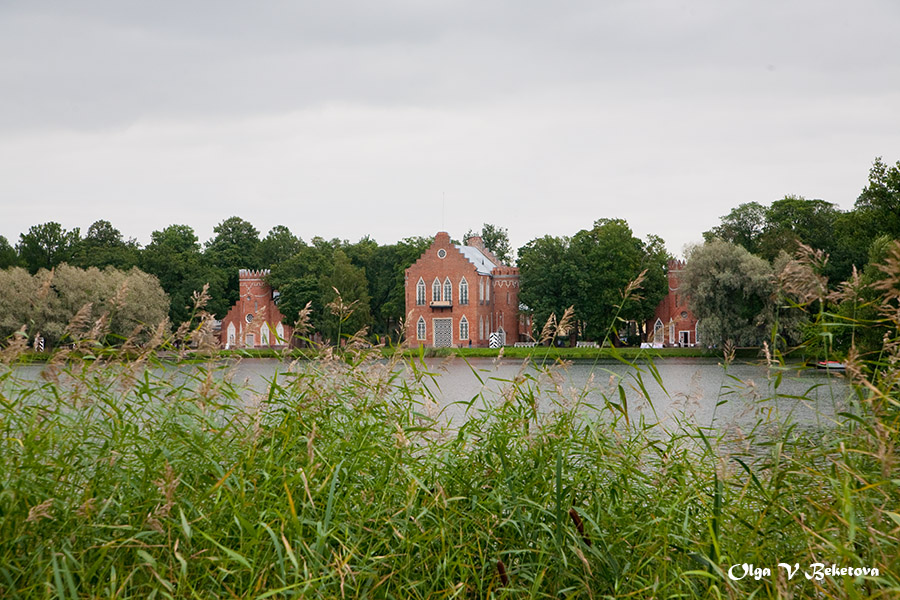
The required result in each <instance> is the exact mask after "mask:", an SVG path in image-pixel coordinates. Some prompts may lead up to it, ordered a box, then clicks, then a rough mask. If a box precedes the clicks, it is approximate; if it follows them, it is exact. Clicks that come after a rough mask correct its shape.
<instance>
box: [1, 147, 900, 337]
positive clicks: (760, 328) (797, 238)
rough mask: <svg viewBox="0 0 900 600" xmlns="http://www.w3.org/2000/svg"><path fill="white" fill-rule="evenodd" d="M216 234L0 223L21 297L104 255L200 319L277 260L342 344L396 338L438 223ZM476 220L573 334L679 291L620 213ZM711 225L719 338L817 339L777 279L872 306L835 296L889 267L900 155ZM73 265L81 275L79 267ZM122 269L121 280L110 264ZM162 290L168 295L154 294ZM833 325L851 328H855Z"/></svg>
mask: <svg viewBox="0 0 900 600" xmlns="http://www.w3.org/2000/svg"><path fill="white" fill-rule="evenodd" d="M213 234H214V235H213V237H212V238H211V239H209V240H208V241H206V242H205V243H202V244H201V242H200V240H199V238H198V237H197V235H196V233H195V232H194V230H193V229H192V228H191V227H190V226H188V225H182V224H178V225H170V226H168V227H166V228H164V229H161V230H158V231H154V232H152V234H151V237H150V243H149V244H147V245H146V246H144V247H141V245H140V244H138V243H137V241H136V240H134V239H126V238H125V237H124V236H123V234H122V233H121V232H120V231H119V230H118V229H116V228H115V227H114V226H113V225H112V224H111V223H110V222H109V221H105V220H100V221H97V222H95V223H93V224H92V225H91V226H90V227H89V228H88V230H87V231H86V233H85V235H83V236H82V235H81V231H80V230H79V229H77V228H75V229H72V230H66V229H65V228H64V227H63V226H62V225H61V224H59V223H56V222H48V223H43V224H39V225H35V226H32V227H31V228H29V230H28V231H27V232H25V233H22V234H21V235H20V239H19V242H18V244H16V246H12V245H11V244H10V243H9V241H8V240H6V239H5V238H3V237H2V236H0V269H6V271H7V279H9V280H10V282H12V281H16V282H19V283H17V284H16V285H19V287H20V288H21V289H22V290H26V291H25V292H23V293H22V294H24V297H27V296H28V294H29V293H30V292H28V291H27V290H29V289H31V288H29V287H28V286H25V287H22V286H23V285H24V284H23V283H22V282H24V281H25V279H24V277H23V274H26V275H27V274H31V277H36V278H37V279H35V281H38V280H40V281H46V277H44V279H41V277H42V276H40V277H39V274H40V273H42V272H49V271H50V270H52V269H56V270H57V271H58V270H59V267H60V266H61V265H67V267H68V268H70V269H71V268H78V269H81V270H90V269H94V271H91V277H93V278H94V279H98V277H99V276H98V274H97V273H98V272H101V271H106V272H110V273H112V271H111V270H115V271H116V272H120V273H123V274H124V273H137V272H140V273H146V274H149V275H152V276H154V277H155V278H156V280H157V281H158V285H159V289H161V290H162V292H164V294H165V296H166V299H165V300H163V303H164V304H166V308H167V310H166V311H165V312H166V315H167V316H168V318H169V320H170V322H171V323H175V324H178V323H182V322H184V321H186V320H188V319H189V318H190V316H191V307H192V306H193V302H192V295H193V294H194V292H196V291H198V290H200V289H202V288H203V287H204V285H208V293H209V296H210V301H209V304H208V306H207V310H208V311H209V312H210V313H212V314H213V315H214V316H216V317H218V318H221V317H222V316H224V315H225V313H226V312H227V311H228V309H229V308H230V307H231V305H232V304H233V303H234V302H235V301H236V300H237V294H238V270H239V269H244V268H246V269H269V270H270V271H271V273H270V276H269V281H270V283H271V284H272V285H273V287H275V288H276V289H278V290H279V292H280V293H281V296H280V298H279V307H280V309H281V311H282V313H283V314H284V315H285V316H286V317H287V318H288V319H289V320H292V319H294V318H296V316H297V315H298V314H299V313H300V311H301V310H302V309H304V308H305V307H306V306H307V305H309V306H310V307H311V309H312V312H311V313H310V314H311V323H310V324H311V326H312V327H313V329H314V330H315V331H317V332H320V333H321V334H322V335H323V337H324V338H326V339H329V340H331V341H333V342H334V341H336V335H337V332H338V331H343V332H345V333H347V332H355V331H359V330H362V329H364V328H365V329H366V330H367V331H368V333H369V334H370V335H373V336H378V337H381V338H383V337H385V336H397V334H398V325H399V324H400V323H401V322H402V320H403V318H404V316H405V315H404V311H405V291H404V283H405V282H404V277H405V269H406V268H407V267H409V266H410V265H411V264H412V263H413V262H414V261H415V260H416V259H418V257H419V256H420V255H421V254H422V252H423V251H424V250H425V249H426V248H427V247H428V246H429V245H430V243H431V241H432V237H431V235H427V236H417V237H410V238H406V239H404V240H401V241H400V242H397V243H395V244H386V245H385V244H378V243H377V242H376V241H375V240H373V239H371V238H369V237H365V238H363V239H361V240H359V241H357V242H349V241H347V240H339V239H331V240H326V239H323V238H320V237H315V238H313V239H312V240H310V241H309V242H305V241H304V240H303V239H301V238H300V237H298V236H296V235H295V234H294V233H293V232H291V230H290V229H289V228H288V227H286V226H283V225H278V226H276V227H273V228H272V229H271V230H270V231H269V232H268V233H267V234H266V235H265V236H261V234H260V232H259V231H258V230H257V229H256V228H255V227H254V226H253V225H252V224H251V223H250V222H248V221H246V220H244V219H242V218H240V217H237V216H233V217H229V218H227V219H225V220H224V221H222V222H221V223H219V224H218V225H217V226H216V227H215V228H214V229H213ZM471 234H478V235H480V236H481V237H482V238H483V240H484V243H485V245H486V246H487V247H488V249H490V250H491V251H492V252H493V253H494V254H496V255H497V256H498V257H500V258H501V259H502V260H504V261H505V262H508V263H513V262H515V263H516V265H517V266H518V267H519V269H520V275H521V280H520V301H521V302H522V303H523V304H524V305H525V307H526V308H527V310H528V311H530V312H532V313H533V318H534V323H535V324H536V328H537V329H540V328H541V325H542V324H543V323H545V322H547V321H548V320H550V319H551V316H553V317H555V318H561V317H562V315H563V314H565V313H566V311H567V310H569V309H570V310H569V314H570V315H571V316H572V324H571V327H568V328H567V329H566V331H565V332H564V333H566V334H567V335H568V337H569V338H570V342H574V340H575V339H576V338H578V337H581V338H584V339H594V340H599V339H604V338H606V336H607V335H608V334H609V333H614V334H616V335H613V336H612V337H613V338H615V339H616V340H618V339H620V338H621V339H622V341H624V342H626V343H636V342H638V341H640V340H641V339H646V335H647V331H646V330H645V329H644V323H645V322H646V321H647V320H648V319H649V318H650V317H652V315H653V313H654V310H655V308H656V306H657V305H658V303H659V302H660V300H661V299H662V298H663V297H664V296H665V295H666V293H667V291H668V284H667V279H666V268H667V262H668V260H669V259H670V255H669V254H668V252H667V251H666V249H665V245H664V242H663V240H662V239H661V238H659V237H657V236H649V237H648V238H647V239H646V240H641V239H639V238H637V237H636V236H635V235H634V234H633V232H632V230H631V228H630V227H629V225H628V223H627V222H626V221H624V220H622V219H608V218H605V219H599V220H597V221H595V222H594V223H593V225H592V226H590V227H588V228H585V229H582V230H580V231H578V232H575V233H573V234H572V235H568V236H549V235H548V236H543V237H540V238H537V239H534V240H531V241H530V242H528V243H527V244H525V245H524V246H522V247H521V248H519V249H518V251H517V252H516V253H515V255H516V260H515V261H514V260H513V257H514V253H513V250H512V248H511V246H510V243H509V237H508V235H507V230H506V229H505V228H502V227H499V226H495V225H491V224H484V225H483V226H482V228H481V230H479V231H471V230H470V231H469V232H467V233H466V238H468V237H469V235H471ZM704 238H705V243H704V244H703V245H700V246H697V247H695V248H693V249H691V250H690V251H689V256H688V262H687V268H686V270H685V281H684V286H685V291H686V292H688V294H689V296H690V298H691V307H692V310H693V311H694V312H695V314H696V315H697V316H698V317H699V318H700V320H701V322H702V326H701V331H702V333H703V338H704V341H705V342H706V343H709V344H724V343H725V342H726V341H732V342H734V343H736V344H739V345H753V344H759V343H761V342H762V341H763V340H765V339H769V338H771V333H772V331H773V327H774V328H775V329H774V330H777V333H778V335H779V336H781V339H782V340H783V342H784V343H785V344H789V343H796V342H799V341H802V340H804V339H808V338H809V336H810V335H814V334H812V333H810V332H811V331H812V330H813V328H811V326H810V325H809V323H808V322H807V321H805V320H804V318H801V316H800V313H801V311H800V310H799V307H800V305H801V304H802V301H801V300H800V299H799V298H798V297H796V294H795V295H794V296H791V295H790V294H788V293H786V292H785V291H784V290H785V289H786V288H785V285H779V283H783V284H789V281H787V280H788V279H790V278H791V277H792V276H793V275H796V274H797V273H800V272H801V271H802V272H803V273H806V271H803V269H804V268H805V269H807V271H810V272H812V273H813V274H814V275H815V277H817V278H820V279H817V281H818V280H821V281H825V282H827V283H825V284H823V285H824V290H825V291H824V292H823V294H822V300H821V302H820V303H819V304H817V305H816V307H817V308H819V309H821V310H832V309H833V310H834V311H836V312H837V313H839V312H840V311H841V310H845V311H849V310H852V311H853V314H854V315H856V316H859V315H866V314H867V313H866V310H872V309H871V307H868V308H867V306H868V305H867V302H871V300H872V297H871V296H872V294H874V292H871V291H869V292H861V293H862V294H863V295H862V296H860V297H859V298H856V299H855V300H854V302H855V303H856V304H854V305H853V306H854V307H855V308H852V309H851V308H848V307H846V306H844V305H843V304H841V303H839V302H838V303H837V304H835V303H834V302H835V301H833V300H832V301H829V300H828V299H827V298H828V295H829V294H832V293H833V292H835V291H836V290H838V286H839V284H840V282H843V281H846V280H848V279H853V277H854V273H856V275H855V276H856V277H857V278H858V279H859V282H860V283H859V285H860V286H863V287H865V285H870V284H871V283H872V282H874V281H877V280H878V278H879V277H881V271H880V270H879V269H878V268H877V265H878V264H879V263H880V262H883V261H884V260H885V259H886V257H887V256H888V254H889V252H890V248H891V241H892V240H895V239H897V238H900V162H898V163H897V164H896V165H894V166H888V165H886V164H885V163H884V162H883V161H882V160H881V159H876V160H875V162H874V164H873V166H872V169H871V170H870V173H869V181H868V184H867V185H866V186H865V187H864V189H863V191H862V193H861V194H860V196H859V198H858V199H857V201H856V204H855V206H854V208H853V209H851V210H849V211H843V210H841V209H839V208H838V207H837V206H836V205H835V204H832V203H830V202H826V201H824V200H818V199H812V200H810V199H806V198H803V197H800V196H785V197H784V198H783V199H780V200H776V201H774V202H772V203H771V204H770V205H768V206H765V205H763V204H760V203H757V202H751V203H746V204H741V205H739V206H738V207H736V208H734V209H733V210H732V211H731V212H730V213H729V214H727V215H725V216H723V217H722V219H721V224H720V225H719V226H717V227H715V228H713V229H711V230H710V231H707V232H705V233H704ZM464 239H465V238H464ZM807 247H808V248H812V249H815V250H819V251H821V253H820V254H815V253H813V254H808V255H807V256H806V261H805V263H804V264H805V266H804V265H800V264H799V263H798V262H797V252H798V251H799V250H802V249H803V248H807ZM826 257H827V258H826ZM801 267H802V268H801ZM12 268H15V269H18V271H16V275H15V276H14V277H13V276H11V275H8V274H9V273H12V272H13V271H14V270H15V269H12ZM135 269H137V270H138V271H135ZM792 274H793V275H792ZM807 275H808V273H807ZM68 276H69V277H70V279H71V278H73V277H74V276H73V275H72V273H71V272H68ZM116 277H120V278H121V276H113V275H110V276H109V278H110V280H112V279H115V278H116ZM794 278H795V279H796V277H794ZM88 279H90V278H88ZM61 281H62V279H59V280H57V282H56V283H54V284H53V285H54V286H57V285H62V284H61V283H60V282H61ZM10 285H12V283H10ZM29 285H32V284H29ZM42 285H43V284H42ZM4 287H6V286H5V285H4ZM32 287H33V286H32ZM100 287H102V286H100ZM788 287H790V286H789V285H788ZM107 288H108V286H107ZM54 289H56V287H54ZM626 292H627V293H626ZM338 293H339V294H340V298H338ZM22 294H20V296H22ZM865 294H869V296H866V295H865ZM107 295H108V294H107ZM100 296H102V294H101V295H100ZM100 296H97V298H95V299H94V304H95V305H96V306H98V307H99V306H102V305H103V303H104V302H105V300H104V299H103V298H101V297H100ZM151 297H152V298H157V296H156V295H154V294H150V293H149V292H148V295H147V298H151ZM338 299H339V300H340V302H341V303H343V305H344V306H349V307H351V309H352V312H350V313H349V316H347V315H344V316H340V317H339V316H337V315H335V314H333V311H331V310H329V306H332V305H333V303H334V302H335V301H336V300H338ZM148 301H149V300H148ZM66 302H68V301H66ZM154 302H157V300H154ZM32 304H34V303H33V302H32ZM57 304H60V303H59V302H58V303H57ZM63 304H65V302H63ZM157 304H158V302H157ZM807 304H808V302H807ZM32 309H33V310H37V309H35V308H34V307H32ZM20 312H21V311H20ZM20 312H16V311H15V310H14V309H13V308H11V307H9V306H0V322H2V323H3V324H5V325H4V327H3V328H2V330H0V333H2V334H5V335H8V333H9V330H10V328H12V327H13V325H14V322H15V321H16V320H17V319H21V318H22V317H23V315H22V314H20ZM69 313H71V310H69ZM66 314H68V313H66ZM29 318H30V319H31V321H32V322H34V321H35V319H34V317H29ZM60 318H61V317H60ZM35 326H37V325H36V324H35ZM16 327H18V326H16ZM50 329H52V330H55V329H53V328H52V327H51V328H50ZM56 329H58V327H57V328H56ZM48 331H49V330H48ZM848 331H850V329H849V328H848ZM850 333H851V334H852V335H854V336H855V335H856V332H855V331H851V332H850ZM835 335H837V336H838V338H839V339H843V337H841V336H842V335H843V333H839V334H835ZM860 335H863V336H865V335H866V334H864V333H860ZM538 336H539V332H537V331H536V332H535V337H538ZM395 339H396V337H395Z"/></svg>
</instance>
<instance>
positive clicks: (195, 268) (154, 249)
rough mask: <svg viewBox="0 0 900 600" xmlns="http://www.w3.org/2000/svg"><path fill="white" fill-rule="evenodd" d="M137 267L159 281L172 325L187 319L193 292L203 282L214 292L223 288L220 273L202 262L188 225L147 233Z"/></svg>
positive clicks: (194, 237) (198, 289)
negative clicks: (165, 296)
mask: <svg viewBox="0 0 900 600" xmlns="http://www.w3.org/2000/svg"><path fill="white" fill-rule="evenodd" d="M141 268H142V269H143V270H144V271H146V272H148V273H151V274H153V275H156V276H157V277H158V278H159V283H160V285H162V288H163V289H164V290H165V291H166V293H167V294H168V295H169V299H170V307H169V317H170V318H171V320H172V322H173V323H174V324H176V325H177V324H180V323H182V322H184V321H186V320H187V319H188V317H189V315H190V307H191V306H192V300H191V298H192V295H193V293H194V292H195V291H200V290H201V289H203V286H204V284H207V283H209V284H210V287H211V288H214V289H222V288H223V287H224V282H223V281H222V280H221V276H220V271H219V270H216V269H213V268H210V267H209V265H208V264H207V263H206V261H205V260H204V257H203V255H202V254H201V253H200V244H199V243H198V240H197V235H196V234H195V233H194V230H193V229H192V228H191V227H189V226H188V225H170V226H168V227H166V228H165V229H162V230H160V231H154V232H153V233H151V234H150V243H149V244H148V245H147V247H146V248H145V249H144V251H143V253H142V255H141ZM220 316H221V315H220Z"/></svg>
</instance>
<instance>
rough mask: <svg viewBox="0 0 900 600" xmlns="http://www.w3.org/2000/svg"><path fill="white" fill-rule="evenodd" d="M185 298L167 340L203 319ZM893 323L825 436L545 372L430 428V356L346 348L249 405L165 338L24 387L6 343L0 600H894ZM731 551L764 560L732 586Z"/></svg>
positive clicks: (899, 478)
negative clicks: (705, 417) (186, 313)
mask: <svg viewBox="0 0 900 600" xmlns="http://www.w3.org/2000/svg"><path fill="white" fill-rule="evenodd" d="M898 268H900V267H898ZM197 300H198V304H199V303H202V298H199V297H198V299H197ZM895 301H896V298H893V297H887V296H886V297H885V300H884V302H885V303H886V306H887V307H889V306H891V304H890V303H891V302H895ZM196 312H197V314H198V315H199V317H200V323H199V324H198V323H196V322H194V323H193V324H192V325H189V326H187V327H185V328H183V330H180V331H179V333H178V335H179V336H180V339H181V340H182V341H185V340H186V341H190V339H191V337H192V336H197V337H200V338H201V339H203V338H204V336H205V335H206V332H205V330H204V326H203V324H202V321H203V317H202V314H201V313H202V310H201V309H200V308H198V309H197V311H196ZM883 312H884V315H885V317H884V318H892V317H891V315H895V314H897V313H896V311H894V312H893V313H892V312H891V311H890V310H888V308H885V310H884V311H883ZM563 321H565V319H563ZM882 324H883V322H882ZM898 325H900V323H894V329H893V336H891V337H888V338H886V340H885V350H884V352H883V353H882V354H881V355H879V356H878V357H877V358H876V359H874V360H873V361H870V362H863V361H862V360H861V359H860V364H859V365H855V366H854V368H855V370H851V375H850V376H851V377H852V378H853V379H854V383H855V384H856V386H857V387H856V389H857V390H858V393H857V401H856V402H855V403H854V405H853V406H852V407H851V409H850V410H848V411H846V412H843V413H841V414H839V415H836V416H835V417H834V418H833V422H832V423H830V424H829V425H828V426H827V427H822V428H816V429H810V428H801V427H797V426H796V425H795V424H792V423H791V422H789V421H788V422H780V423H777V427H771V426H770V425H773V423H771V422H767V421H765V419H764V418H763V417H761V418H760V419H761V420H760V422H759V424H758V425H759V426H758V427H757V428H755V429H754V430H753V431H750V432H747V433H744V434H743V435H742V436H740V438H736V437H735V435H734V434H733V433H730V432H728V431H716V430H713V429H711V428H709V427H705V426H704V427H694V426H690V425H688V424H687V421H684V422H681V425H680V426H678V427H675V428H673V427H672V426H671V424H669V425H667V426H666V427H663V426H662V425H661V424H659V423H657V422H656V420H655V417H654V416H652V415H647V414H639V413H637V412H636V411H634V410H631V409H629V408H628V406H627V405H625V404H624V403H623V402H622V401H621V399H622V396H620V394H624V392H620V388H619V387H616V388H615V389H614V390H613V391H611V392H610V395H609V396H608V397H607V396H601V398H602V400H601V402H599V403H596V402H595V403H594V404H589V402H588V398H589V395H588V392H589V391H590V390H588V389H584V390H576V391H574V392H573V391H572V390H569V389H567V388H566V387H565V386H563V385H560V384H559V370H560V369H564V368H565V364H564V363H556V364H555V365H552V366H549V367H535V366H534V365H533V364H528V365H523V368H522V369H521V370H520V372H519V373H518V375H517V376H516V377H514V378H512V379H509V380H506V381H504V382H503V383H504V385H505V389H504V391H503V393H502V394H500V395H499V396H498V397H496V398H494V397H485V398H476V399H471V398H460V399H457V400H456V402H457V403H459V404H461V405H463V407H464V408H465V409H466V411H467V420H466V421H465V423H464V424H456V425H455V426H454V427H448V426H447V424H446V421H445V420H444V419H443V417H442V413H443V411H444V410H446V408H447V406H446V405H444V406H441V405H440V404H439V403H438V402H437V400H436V398H435V395H434V394H433V393H432V392H431V390H433V389H435V386H436V385H437V386H439V385H440V375H439V372H438V371H437V370H435V369H434V368H432V367H431V366H429V365H430V363H429V362H427V361H425V360H424V359H423V358H422V357H421V356H408V357H405V358H404V357H403V355H402V353H399V352H397V353H393V354H392V355H391V357H390V358H389V359H384V358H383V356H382V354H381V349H380V348H371V349H367V348H365V347H362V345H356V344H350V345H348V350H347V352H346V353H345V354H343V355H339V354H338V353H332V352H319V353H317V354H316V356H314V357H312V358H311V359H310V360H306V361H299V362H298V361H294V362H291V361H290V357H285V360H284V362H283V373H282V374H281V375H280V376H279V377H277V378H273V379H272V381H270V382H269V383H268V385H267V387H266V389H265V390H264V392H263V393H261V394H256V395H251V396H248V395H247V394H246V393H245V392H243V391H242V389H241V386H240V384H239V383H235V382H233V381H232V371H231V369H232V367H233V364H234V363H233V362H224V361H216V360H215V359H213V358H211V357H207V358H204V359H202V360H197V359H194V360H190V359H187V360H177V359H178V357H177V355H176V354H175V353H174V350H175V348H174V347H173V348H170V350H172V351H173V352H170V353H169V355H171V356H173V362H171V363H165V362H162V361H161V360H160V358H159V354H158V350H159V349H160V347H162V348H163V349H165V345H164V343H163V345H162V346H156V347H154V348H153V349H152V351H151V350H146V349H144V350H141V351H143V352H145V353H144V354H141V355H140V356H139V357H138V359H135V357H134V356H133V354H130V355H129V356H130V358H131V359H132V360H128V361H124V360H119V359H118V358H117V357H116V356H106V355H103V354H102V353H100V352H97V353H95V355H94V356H93V358H92V359H90V360H85V359H84V357H83V355H77V354H68V355H66V356H65V357H63V358H64V360H59V361H55V362H54V361H51V363H49V364H48V365H46V366H45V367H43V373H42V375H41V376H40V377H39V378H37V379H34V378H32V379H28V378H26V377H24V374H25V373H26V371H27V369H34V368H35V367H24V366H17V365H16V364H15V362H14V360H13V359H11V358H9V356H7V358H6V360H7V362H9V361H10V360H13V362H12V364H11V366H4V367H0V369H2V370H0V596H2V597H4V598H46V597H55V598H60V599H62V598H82V597H91V598H122V599H125V598H235V597H237V598H256V599H260V600H262V599H263V598H282V597H303V598H305V597H328V598H337V597H341V598H362V597H367V598H559V597H565V598H569V597H572V598H574V597H579V598H581V597H583V598H614V597H615V598H626V597H629V598H710V597H713V598H744V597H754V598H829V597H834V598H894V597H898V595H900V539H898V537H900V509H898V507H900V470H898V461H897V459H896V445H897V440H898V415H900V412H898V383H897V382H898V364H900V361H898V360H897V353H898V347H900V344H898V343H897V329H896V328H897V326H898ZM12 342H13V343H12V344H11V345H10V348H13V350H10V348H7V351H8V352H12V351H15V348H18V346H16V345H15V344H16V343H17V339H14V340H12ZM19 350H22V349H19ZM22 351H24V350H22ZM135 351H136V350H135V349H132V350H131V352H135ZM119 358H121V357H119ZM619 358H620V359H621V360H623V361H626V360H627V359H625V358H624V357H621V356H620V357H619ZM769 359H770V360H771V361H773V365H772V368H773V369H777V367H778V365H777V356H776V358H772V357H771V356H770V358H769ZM507 360H508V359H507ZM631 367H632V368H633V370H634V371H633V372H634V373H635V376H634V378H633V385H634V386H635V387H636V388H637V389H641V388H643V385H644V384H643V381H644V378H645V377H647V376H648V375H649V376H651V377H653V378H656V379H658V373H656V371H655V370H654V368H653V366H652V364H649V365H648V364H646V363H633V364H631ZM472 376H473V377H478V378H481V377H482V375H481V374H480V373H479V372H478V371H477V370H475V369H473V371H472ZM648 379H649V378H648ZM659 383H660V384H662V385H664V384H665V382H663V381H659ZM644 391H646V390H644ZM591 397H593V396H591ZM712 400H713V401H717V402H718V401H722V402H724V401H728V397H727V396H726V395H723V397H721V398H718V399H712ZM482 405H483V406H482ZM778 562H784V563H789V564H790V565H791V566H793V565H794V564H795V563H796V564H798V565H800V572H799V573H797V574H795V575H794V576H793V577H792V578H790V579H788V577H787V576H786V575H785V574H784V573H783V571H784V569H781V568H778V567H777V566H776V565H777V563H778ZM745 563H746V564H752V565H755V566H756V567H768V568H770V569H771V570H772V573H771V574H770V575H763V576H761V577H760V578H759V579H755V578H754V577H753V576H752V575H750V576H748V577H745V578H743V579H741V580H739V581H734V580H732V579H730V578H729V577H728V571H729V569H730V568H731V566H732V565H741V564H745ZM813 563H825V564H827V565H831V564H836V565H838V566H840V567H850V568H859V569H862V568H868V569H873V568H874V569H877V570H878V574H877V575H872V574H869V575H859V576H856V575H842V576H832V575H828V576H825V577H824V578H823V579H821V580H818V579H815V578H813V579H807V578H806V577H805V576H804V575H803V571H809V570H810V567H809V565H812V564H813Z"/></svg>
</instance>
